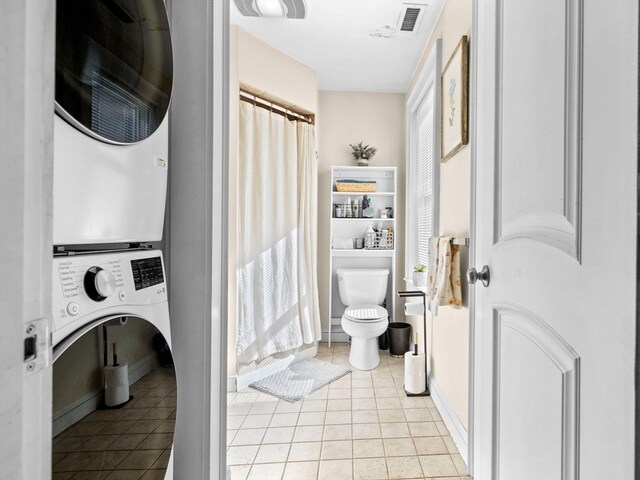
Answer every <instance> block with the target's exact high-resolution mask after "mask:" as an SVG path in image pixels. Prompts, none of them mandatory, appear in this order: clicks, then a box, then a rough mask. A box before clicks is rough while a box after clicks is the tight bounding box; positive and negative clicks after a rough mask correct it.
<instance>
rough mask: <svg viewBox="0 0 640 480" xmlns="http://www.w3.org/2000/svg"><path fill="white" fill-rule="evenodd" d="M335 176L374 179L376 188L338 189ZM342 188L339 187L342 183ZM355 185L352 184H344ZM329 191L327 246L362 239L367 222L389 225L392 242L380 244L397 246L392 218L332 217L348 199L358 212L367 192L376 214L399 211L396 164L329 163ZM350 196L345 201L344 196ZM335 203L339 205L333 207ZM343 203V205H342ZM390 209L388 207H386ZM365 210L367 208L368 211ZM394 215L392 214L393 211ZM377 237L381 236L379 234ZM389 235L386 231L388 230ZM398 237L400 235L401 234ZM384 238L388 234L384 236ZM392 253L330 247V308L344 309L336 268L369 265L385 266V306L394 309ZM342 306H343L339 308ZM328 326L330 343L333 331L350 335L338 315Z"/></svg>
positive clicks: (342, 209)
mask: <svg viewBox="0 0 640 480" xmlns="http://www.w3.org/2000/svg"><path fill="white" fill-rule="evenodd" d="M338 180H357V181H369V182H371V181H375V182H376V191H374V192H338V191H337V187H336V184H337V181H338ZM341 188H342V187H341ZM347 188H354V187H347ZM328 190H329V191H330V193H331V203H332V206H331V210H329V212H328V216H329V217H330V221H329V237H330V239H332V241H331V243H330V244H329V245H330V246H332V245H333V240H334V239H335V240H345V243H344V244H342V243H340V242H336V243H335V244H336V245H345V246H350V245H351V244H352V243H351V242H349V241H348V240H347V239H356V238H357V239H362V237H364V236H365V234H366V230H367V226H372V227H374V228H376V226H379V227H380V228H381V229H388V230H389V232H388V233H391V231H393V242H392V243H381V245H383V246H386V245H394V247H397V246H398V245H399V243H398V231H397V227H399V226H400V225H399V224H398V223H397V222H396V219H395V218H362V217H356V218H354V217H334V215H335V213H336V212H346V211H348V206H347V204H348V203H350V202H351V203H352V205H353V204H354V203H355V204H357V209H356V208H353V209H352V210H351V211H356V212H358V213H360V214H361V212H362V210H361V208H362V207H361V205H362V204H361V203H360V204H358V202H359V201H360V200H361V199H362V197H363V196H365V195H366V196H367V198H368V199H369V207H370V208H371V209H372V210H369V211H372V212H373V213H374V214H375V215H376V216H380V215H381V214H383V213H384V212H388V211H391V212H393V214H396V213H397V212H398V205H397V200H398V198H397V194H398V184H397V168H396V167H356V166H349V167H338V166H333V167H331V185H330V187H329V188H328ZM348 199H349V200H350V202H348V201H347V200H348ZM336 205H338V206H339V207H336ZM345 207H346V208H345ZM388 209H390V210H388ZM369 211H367V212H369ZM394 216H395V215H394ZM379 235H380V236H379V237H378V238H381V237H382V234H379ZM387 235H388V234H387ZM400 237H401V235H400ZM387 238H389V237H388V236H387ZM395 256H396V251H395V248H393V249H388V250H387V249H370V250H367V249H364V248H363V249H345V250H342V249H335V250H334V249H333V248H330V250H329V270H330V272H331V274H330V276H329V277H330V279H329V312H332V313H333V314H337V313H338V312H340V311H343V310H344V306H343V305H342V303H341V301H340V298H339V296H338V290H339V287H338V285H337V283H338V280H337V278H338V276H337V274H336V273H337V270H338V269H340V268H355V269H367V268H369V269H371V268H384V269H388V271H389V277H388V285H387V292H386V301H387V309H388V311H389V312H390V313H391V312H393V310H394V305H395V271H394V270H395V268H396V264H395ZM341 309H342V310H341ZM324 328H327V332H326V339H327V340H328V341H329V345H331V341H332V335H335V337H333V338H335V339H336V340H338V339H339V340H341V341H347V340H348V339H349V336H348V335H347V334H346V333H343V332H344V331H343V329H342V325H341V318H340V316H338V317H334V318H331V319H330V321H329V322H328V325H325V327H324ZM323 338H325V332H323Z"/></svg>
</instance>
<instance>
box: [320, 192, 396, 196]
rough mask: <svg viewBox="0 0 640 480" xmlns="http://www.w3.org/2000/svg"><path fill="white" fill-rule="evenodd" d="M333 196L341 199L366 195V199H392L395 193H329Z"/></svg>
mask: <svg viewBox="0 0 640 480" xmlns="http://www.w3.org/2000/svg"><path fill="white" fill-rule="evenodd" d="M331 193H333V195H336V196H338V195H339V196H341V197H349V196H351V197H353V196H354V195H357V196H362V195H366V196H367V197H393V196H394V195H395V193H393V192H331Z"/></svg>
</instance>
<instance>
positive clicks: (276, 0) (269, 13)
mask: <svg viewBox="0 0 640 480" xmlns="http://www.w3.org/2000/svg"><path fill="white" fill-rule="evenodd" d="M256 7H257V8H258V11H259V12H260V15H261V16H263V17H284V16H285V13H284V8H283V6H282V4H281V3H280V0H256Z"/></svg>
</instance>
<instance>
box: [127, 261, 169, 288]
mask: <svg viewBox="0 0 640 480" xmlns="http://www.w3.org/2000/svg"><path fill="white" fill-rule="evenodd" d="M131 271H132V272H133V283H134V285H135V288H136V290H142V289H143V288H148V287H152V286H153V285H158V284H159V283H163V282H164V272H163V270H162V259H161V258H160V257H151V258H142V259H138V260H131Z"/></svg>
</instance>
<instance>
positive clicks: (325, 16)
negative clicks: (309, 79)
mask: <svg viewBox="0 0 640 480" xmlns="http://www.w3.org/2000/svg"><path fill="white" fill-rule="evenodd" d="M305 1H306V4H307V17H306V18H305V19H304V20H295V19H284V18H267V17H244V16H242V15H240V13H239V12H238V9H237V8H236V6H235V3H234V2H233V0H231V24H232V25H239V26H240V27H241V28H243V29H244V30H246V31H248V32H249V33H251V34H253V35H255V36H256V37H258V38H260V39H262V40H263V41H265V42H267V43H269V44H270V45H272V46H274V47H276V48H278V49H280V50H282V51H284V52H286V53H288V54H289V55H291V56H293V57H295V58H297V59H298V60H300V61H301V62H303V63H305V64H306V65H309V66H310V67H312V68H313V69H314V70H315V71H316V72H317V73H318V88H319V89H321V90H349V91H366V92H405V91H406V90H407V86H408V84H409V80H410V79H411V76H412V75H413V72H414V70H415V67H416V65H417V63H418V60H419V58H420V55H421V54H422V51H423V49H424V47H425V44H426V42H427V39H428V38H429V34H430V33H431V30H432V29H433V26H434V25H435V22H436V20H437V17H438V15H439V13H440V8H441V6H442V0H415V1H411V0H406V1H405V3H421V4H425V3H426V4H427V5H428V6H427V8H426V10H425V13H424V15H423V17H422V19H421V20H420V23H419V25H418V27H417V29H416V31H415V32H413V33H404V32H396V26H397V23H398V19H399V17H400V13H401V10H402V4H403V0H305Z"/></svg>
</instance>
